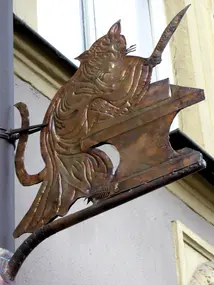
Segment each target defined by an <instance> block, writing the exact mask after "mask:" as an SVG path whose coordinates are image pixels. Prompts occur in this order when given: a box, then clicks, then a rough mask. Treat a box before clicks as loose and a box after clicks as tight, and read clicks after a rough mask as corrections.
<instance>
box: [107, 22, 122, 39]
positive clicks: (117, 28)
mask: <svg viewBox="0 0 214 285" xmlns="http://www.w3.org/2000/svg"><path fill="white" fill-rule="evenodd" d="M120 34H121V24H120V20H119V21H117V22H116V23H115V24H114V25H113V26H111V28H110V30H109V31H108V36H109V37H110V38H113V37H118V36H120Z"/></svg>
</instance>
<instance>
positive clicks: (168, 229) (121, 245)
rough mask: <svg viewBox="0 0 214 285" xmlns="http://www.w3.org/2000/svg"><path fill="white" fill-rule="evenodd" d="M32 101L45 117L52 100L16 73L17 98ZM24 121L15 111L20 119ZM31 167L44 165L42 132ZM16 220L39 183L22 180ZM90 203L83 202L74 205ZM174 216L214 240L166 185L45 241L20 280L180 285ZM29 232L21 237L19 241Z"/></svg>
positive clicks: (36, 113) (31, 150) (32, 147)
mask: <svg viewBox="0 0 214 285" xmlns="http://www.w3.org/2000/svg"><path fill="white" fill-rule="evenodd" d="M18 101H23V102H25V103H27V104H28V106H29V110H30V114H31V123H32V124H36V123H41V122H42V119H43V115H44V112H45V110H46V108H47V106H48V104H49V100H48V99H47V98H45V97H44V96H41V95H40V94H39V93H38V92H37V91H36V90H35V89H33V88H32V87H31V86H30V85H29V84H27V83H25V82H23V81H21V80H20V79H18V78H15V102H18ZM19 124H20V120H19V114H18V112H15V125H16V127H18V126H19ZM25 160H26V164H27V167H28V169H29V172H30V173H33V172H37V171H39V170H41V168H42V167H43V162H42V159H41V157H40V151H39V137H38V134H35V135H33V136H31V138H30V141H29V143H28V146H27V153H26V159H25ZM15 185H16V197H15V198H16V224H17V223H18V222H19V221H20V219H21V218H22V217H23V215H24V214H25V212H26V211H27V209H28V207H29V206H30V203H31V201H32V200H33V198H34V197H35V195H36V192H37V189H38V186H35V187H26V188H25V187H22V186H21V185H20V184H19V182H18V181H17V180H16V184H15ZM83 204H84V203H83V202H81V201H80V202H78V204H77V205H75V206H74V208H73V209H72V211H73V210H74V209H77V208H79V207H81V206H82V205H83ZM173 220H180V221H181V222H182V223H184V224H185V225H186V226H187V227H189V228H190V229H191V230H193V231H194V232H195V233H196V234H198V235H199V236H201V237H202V238H203V239H205V240H207V241H208V242H209V243H210V244H212V245H213V246H214V240H213V236H214V228H213V226H211V225H210V224H209V223H207V222H206V221H205V220H204V219H203V218H201V217H200V216H198V215H197V214H196V213H194V212H193V211H192V210H191V209H190V208H188V207H187V206H186V205H185V204H184V203H183V202H182V201H180V200H179V199H178V198H177V197H175V196H174V195H173V194H171V193H169V192H168V191H167V190H166V189H164V188H162V189H159V190H157V191H155V192H153V193H150V194H148V195H146V196H144V197H141V198H138V199H136V200H134V201H132V202H129V203H127V204H125V205H123V206H120V207H118V208H116V209H114V210H111V211H109V212H107V213H104V214H102V215H99V216H97V217H95V218H93V219H91V220H88V221H86V222H83V223H81V224H79V225H77V226H75V227H73V228H70V229H68V230H65V231H64V232H61V233H58V234H57V235H55V236H53V237H51V238H49V239H48V240H47V241H45V242H44V243H42V244H41V245H40V246H39V247H38V248H37V249H36V250H35V251H33V252H32V253H31V255H30V256H29V257H28V258H27V260H26V261H25V263H24V265H23V267H22V268H21V271H20V273H19V275H18V277H17V284H18V285H23V284H28V285H35V284H37V285H40V284H41V285H44V284H52V285H58V284H65V285H100V284H102V285H110V284H112V285H122V284H123V285H130V284H135V285H154V284H157V285H172V284H173V285H174V284H177V281H176V267H175V257H174V249H173V239H172V226H171V222H172V221H173ZM24 237H25V236H22V237H21V238H20V239H18V240H17V241H16V246H18V245H19V244H20V243H21V241H23V240H24Z"/></svg>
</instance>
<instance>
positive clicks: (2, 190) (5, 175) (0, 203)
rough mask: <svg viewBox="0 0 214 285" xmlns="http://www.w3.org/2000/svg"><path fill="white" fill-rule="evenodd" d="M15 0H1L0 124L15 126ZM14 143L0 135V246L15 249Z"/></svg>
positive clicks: (3, 126) (5, 127) (7, 126)
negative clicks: (1, 137) (13, 0)
mask: <svg viewBox="0 0 214 285" xmlns="http://www.w3.org/2000/svg"><path fill="white" fill-rule="evenodd" d="M13 100H14V99H13V3H12V0H1V1H0V127H1V128H4V129H10V128H13ZM13 152H14V149H13V145H12V144H10V143H9V142H8V141H6V140H4V139H0V247H2V248H5V249H8V250H10V251H12V252H13V251H14V239H13V236H12V232H13V229H14V216H15V215H14V212H15V211H14V170H13Z"/></svg>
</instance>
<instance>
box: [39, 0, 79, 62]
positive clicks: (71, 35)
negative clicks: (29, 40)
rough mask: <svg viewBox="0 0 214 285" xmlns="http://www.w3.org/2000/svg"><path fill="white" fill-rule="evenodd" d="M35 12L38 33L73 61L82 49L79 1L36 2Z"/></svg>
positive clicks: (52, 0) (44, 0)
mask: <svg viewBox="0 0 214 285" xmlns="http://www.w3.org/2000/svg"><path fill="white" fill-rule="evenodd" d="M37 10H38V12H37V14H38V33H39V34H40V35H41V36H42V37H44V38H45V39H46V40H47V41H48V42H50V44H51V45H53V46H54V47H55V48H56V49H58V50H59V51H60V52H61V53H63V54H64V55H65V56H66V57H67V58H69V59H70V60H72V61H73V59H74V58H75V57H77V56H78V55H79V54H80V53H81V52H82V51H83V47H84V44H83V27H82V9H81V0H60V1H59V0H38V9H37ZM75 64H77V61H75Z"/></svg>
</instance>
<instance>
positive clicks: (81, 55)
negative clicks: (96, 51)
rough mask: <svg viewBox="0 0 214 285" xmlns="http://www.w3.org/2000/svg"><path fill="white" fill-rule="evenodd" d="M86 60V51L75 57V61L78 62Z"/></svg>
mask: <svg viewBox="0 0 214 285" xmlns="http://www.w3.org/2000/svg"><path fill="white" fill-rule="evenodd" d="M87 58H88V52H87V50H86V51H84V52H83V53H81V54H80V55H79V56H77V57H75V59H76V60H79V61H80V62H81V61H84V60H86V59H87Z"/></svg>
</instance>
